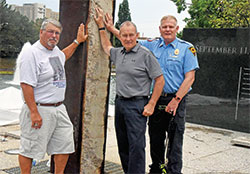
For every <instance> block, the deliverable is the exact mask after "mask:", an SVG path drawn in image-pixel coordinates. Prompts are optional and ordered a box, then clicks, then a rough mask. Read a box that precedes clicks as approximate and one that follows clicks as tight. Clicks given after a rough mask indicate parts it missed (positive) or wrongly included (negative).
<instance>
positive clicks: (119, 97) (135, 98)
mask: <svg viewBox="0 0 250 174" xmlns="http://www.w3.org/2000/svg"><path fill="white" fill-rule="evenodd" d="M116 98H117V99H121V100H142V99H148V96H134V97H123V96H119V95H116Z"/></svg>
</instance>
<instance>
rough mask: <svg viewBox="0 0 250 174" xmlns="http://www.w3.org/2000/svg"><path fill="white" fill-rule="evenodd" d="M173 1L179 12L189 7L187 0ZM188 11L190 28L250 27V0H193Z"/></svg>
mask: <svg viewBox="0 0 250 174" xmlns="http://www.w3.org/2000/svg"><path fill="white" fill-rule="evenodd" d="M171 1H173V2H174V3H175V4H176V6H177V8H178V12H179V13H180V12H181V11H184V10H185V9H186V8H187V5H186V1H185V0H171ZM188 12H189V14H190V18H185V20H184V21H185V22H187V26H186V27H188V28H191V27H192V28H196V27H200V28H235V27H236V28H238V27H250V24H249V20H250V19H249V18H250V0H192V4H191V5H190V6H189V10H188Z"/></svg>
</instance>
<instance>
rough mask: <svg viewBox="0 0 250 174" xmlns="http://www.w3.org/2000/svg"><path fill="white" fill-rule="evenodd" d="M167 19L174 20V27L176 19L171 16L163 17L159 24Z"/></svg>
mask: <svg viewBox="0 0 250 174" xmlns="http://www.w3.org/2000/svg"><path fill="white" fill-rule="evenodd" d="M167 19H173V20H175V22H176V25H177V19H176V17H174V16H172V15H167V16H163V17H162V18H161V23H162V21H164V20H167Z"/></svg>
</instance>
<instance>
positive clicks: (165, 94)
mask: <svg viewBox="0 0 250 174" xmlns="http://www.w3.org/2000/svg"><path fill="white" fill-rule="evenodd" d="M161 96H162V97H176V95H175V93H166V92H164V91H162V93H161Z"/></svg>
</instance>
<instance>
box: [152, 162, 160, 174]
mask: <svg viewBox="0 0 250 174" xmlns="http://www.w3.org/2000/svg"><path fill="white" fill-rule="evenodd" d="M149 167H150V170H149V174H161V173H162V172H161V169H160V168H159V166H158V165H157V166H156V165H154V164H151V165H149Z"/></svg>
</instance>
